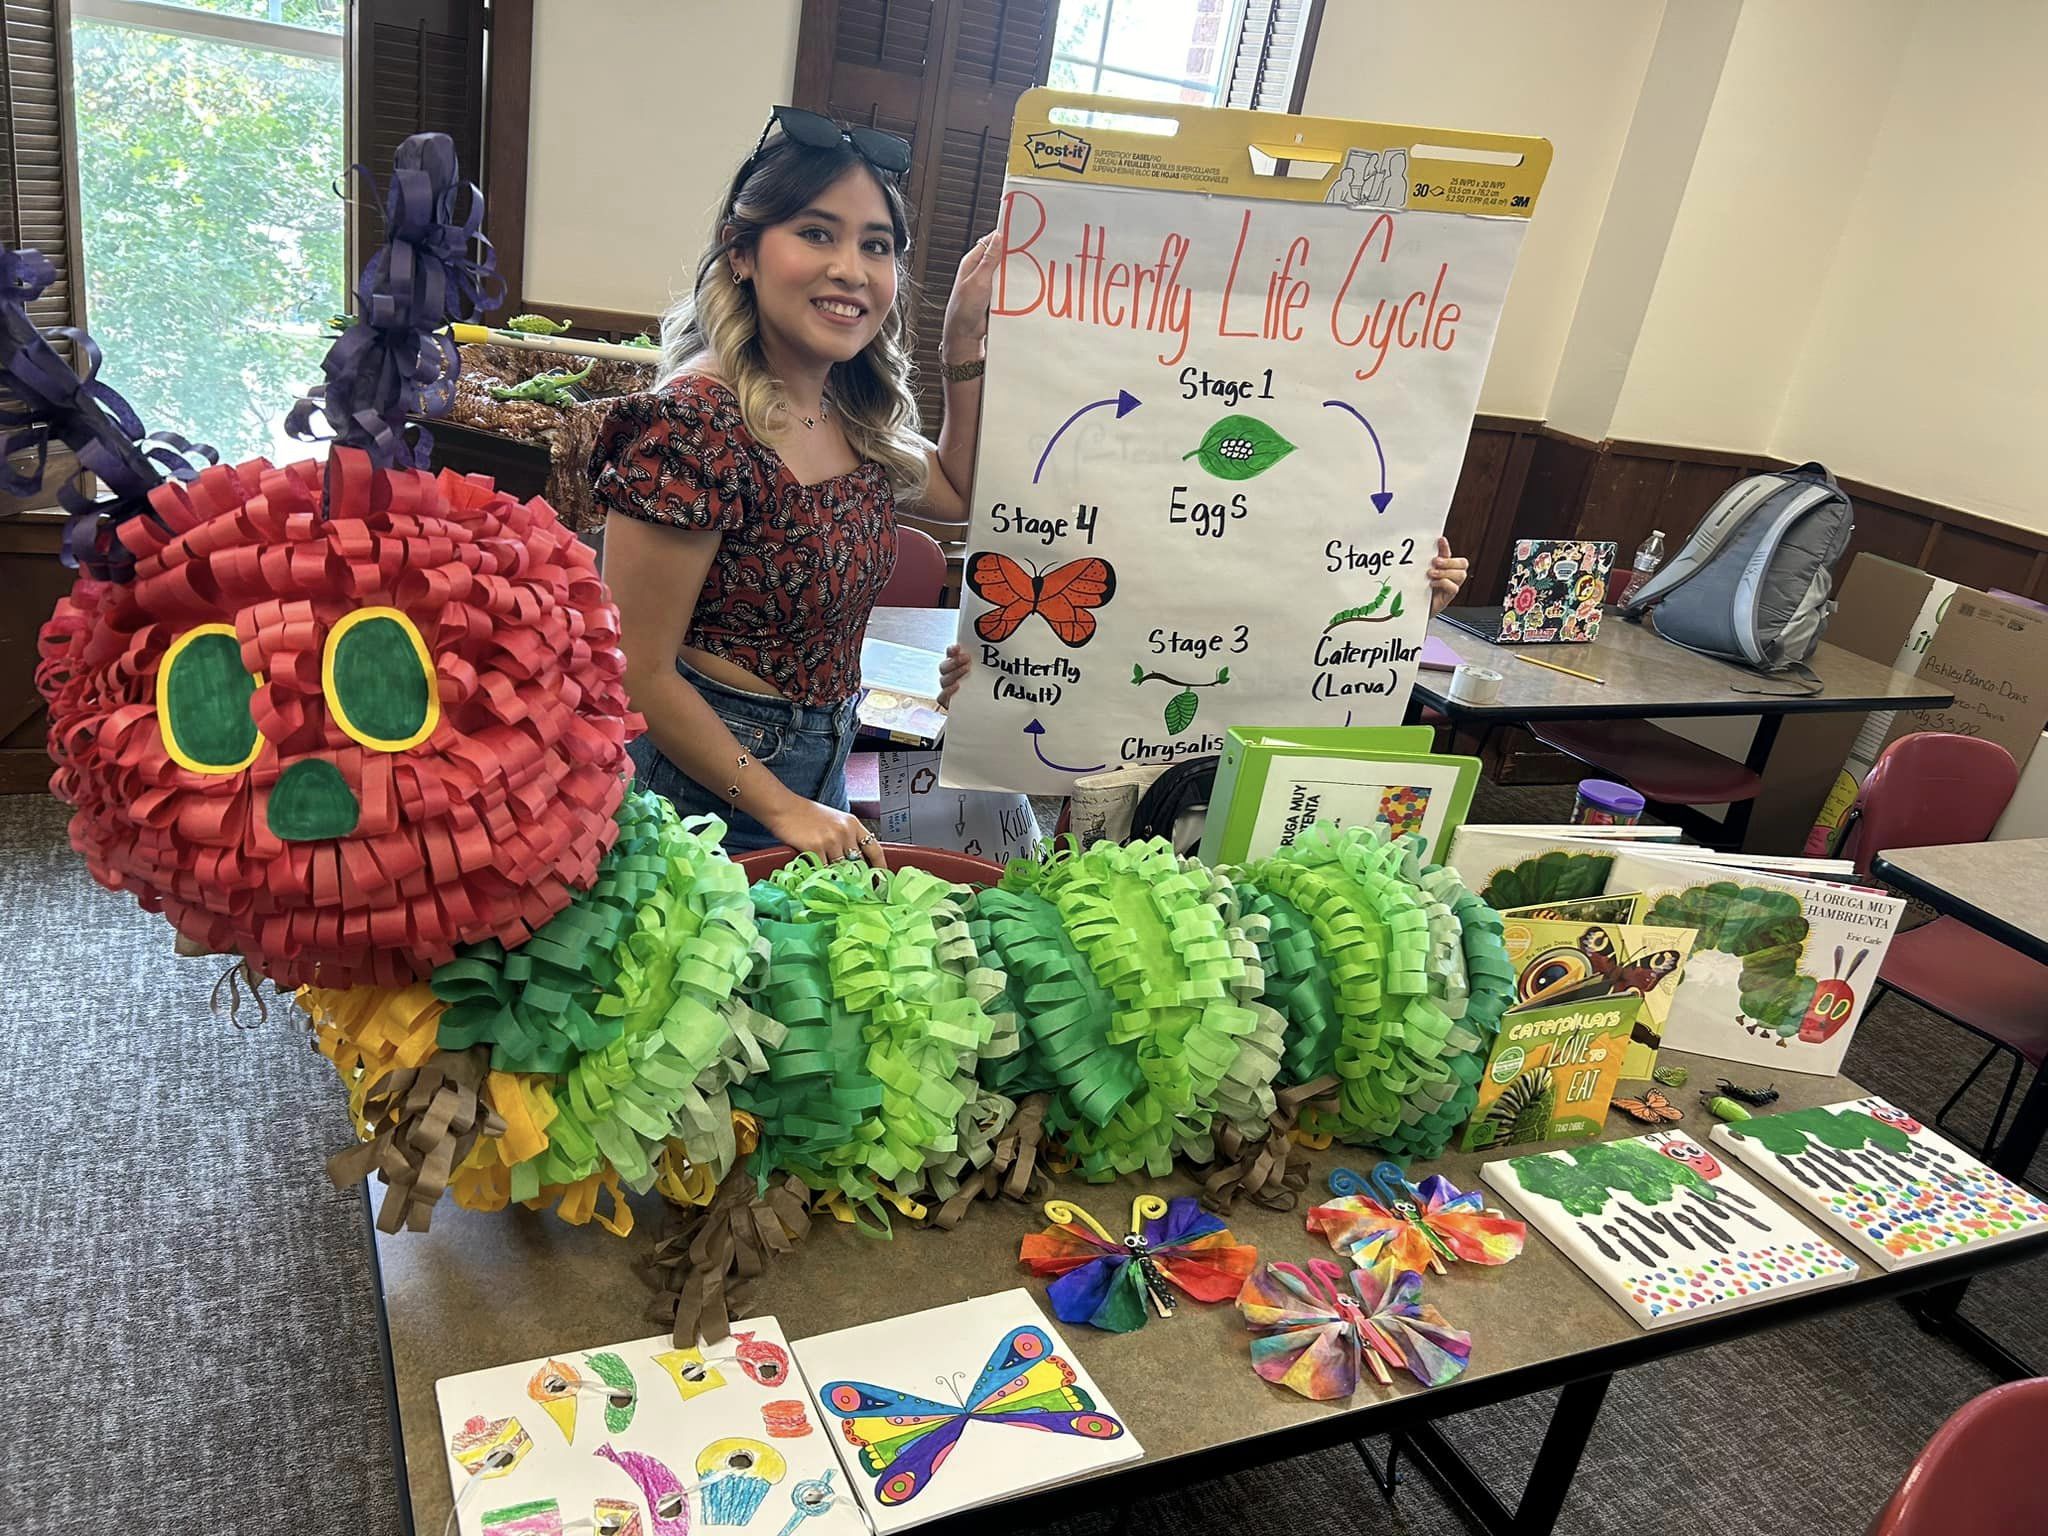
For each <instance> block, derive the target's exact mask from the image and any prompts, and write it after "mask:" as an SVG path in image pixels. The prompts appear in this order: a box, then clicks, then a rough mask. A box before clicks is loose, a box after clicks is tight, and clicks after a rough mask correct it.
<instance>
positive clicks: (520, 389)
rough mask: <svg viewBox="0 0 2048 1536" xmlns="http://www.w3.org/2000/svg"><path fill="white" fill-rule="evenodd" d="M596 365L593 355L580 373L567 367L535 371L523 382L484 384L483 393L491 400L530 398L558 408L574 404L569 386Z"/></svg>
mask: <svg viewBox="0 0 2048 1536" xmlns="http://www.w3.org/2000/svg"><path fill="white" fill-rule="evenodd" d="M596 366H597V359H596V358H594V357H593V358H592V359H591V360H590V361H589V362H587V363H585V364H584V365H583V371H582V372H580V373H570V372H569V371H568V370H567V369H563V368H557V369H555V370H554V371H553V372H551V373H536V374H535V375H534V376H533V377H532V378H530V379H528V380H527V381H526V382H525V383H524V384H512V385H505V384H490V385H486V386H485V388H484V393H485V394H487V395H489V396H490V397H491V398H492V399H493V400H530V401H533V402H535V403H536V404H539V405H552V406H554V407H555V408H556V409H557V410H560V409H562V408H563V407H565V406H571V405H574V404H576V397H575V396H574V395H573V394H571V393H570V390H571V388H572V387H573V386H575V385H578V384H581V383H582V382H583V381H584V380H585V379H587V378H589V377H590V370H591V369H593V368H595V367H596Z"/></svg>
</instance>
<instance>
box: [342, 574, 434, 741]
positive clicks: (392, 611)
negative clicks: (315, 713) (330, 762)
mask: <svg viewBox="0 0 2048 1536" xmlns="http://www.w3.org/2000/svg"><path fill="white" fill-rule="evenodd" d="M371 619H390V620H392V621H393V622H394V623H396V624H397V625H398V627H399V628H400V629H402V630H404V631H405V637H406V639H408V640H410V641H411V642H412V650H413V655H415V656H416V657H418V658H419V663H420V671H421V673H422V674H423V675H424V676H425V677H426V680H427V712H426V717H425V718H424V719H423V720H421V721H420V725H419V729H418V730H416V731H414V732H413V733H412V734H411V735H410V736H405V737H400V738H396V739H393V738H389V737H384V736H373V735H371V734H370V733H369V732H368V731H365V730H363V729H362V728H361V727H359V726H358V725H357V724H356V723H355V722H354V721H353V720H351V719H349V717H348V710H347V709H346V708H344V707H343V705H342V702H341V695H340V694H339V693H337V692H336V691H335V687H334V653H335V651H336V650H337V649H338V648H339V647H340V644H341V640H342V637H343V636H345V635H347V633H348V632H349V631H350V630H352V629H354V628H355V627H356V626H357V625H358V624H367V623H368V622H369V621H370V620H371ZM438 682H439V675H438V674H437V673H436V672H435V670H434V658H433V655H432V654H431V653H430V652H429V651H428V650H427V642H426V641H425V640H423V639H422V638H421V637H420V632H419V629H418V628H417V627H416V626H415V625H414V624H413V621H412V620H411V619H409V618H407V617H406V616H405V615H404V614H403V613H401V612H399V611H398V610H397V609H396V608H358V609H357V610H356V611H355V612H354V613H350V614H345V615H343V616H342V618H340V619H339V620H337V621H336V622H335V625H334V627H333V628H332V629H330V630H328V632H327V644H326V646H325V647H324V648H323V649H322V651H321V653H320V691H321V693H322V694H323V695H325V696H326V699H327V707H328V708H329V709H330V710H332V711H333V712H334V721H335V724H337V725H339V726H340V727H341V728H342V731H343V732H344V733H345V734H346V735H347V736H348V738H349V740H350V741H353V742H355V743H357V744H358V745H359V746H365V747H368V748H370V749H371V750H372V751H373V752H405V751H409V750H410V749H412V748H413V747H416V746H418V745H419V744H420V743H421V742H423V741H425V740H426V739H427V738H428V737H429V736H431V735H433V734H434V727H435V726H437V725H439V724H440V723H441V690H440V687H439V686H438Z"/></svg>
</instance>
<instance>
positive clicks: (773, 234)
mask: <svg viewBox="0 0 2048 1536" xmlns="http://www.w3.org/2000/svg"><path fill="white" fill-rule="evenodd" d="M909 164H910V149H909V146H908V145H907V144H905V143H904V142H903V141H902V140H901V139H897V138H894V137H892V136H891V135H889V134H885V133H879V132H876V131H875V130H872V129H867V128H857V129H851V130H847V129H842V128H840V127H839V125H837V124H836V123H833V122H832V121H830V120H829V119H827V118H822V117H819V116H817V115H816V114H814V113H809V112H800V111H797V110H796V109H794V108H790V107H778V108H776V109H775V113H774V117H773V119H772V120H771V121H770V123H769V126H768V128H767V130H766V131H764V133H763V134H762V137H761V141H760V143H759V145H758V146H757V147H756V148H755V151H754V153H753V154H752V155H750V156H748V158H747V160H746V161H745V163H744V164H742V165H741V166H740V168H739V171H738V173H737V174H736V175H735V176H734V178H733V184H732V189H731V191H730V192H729V193H728V194H727V196H726V199H725V203H724V206H723V208H722V209H721V210H720V213H719V218H718V222H717V225H716V227H715V228H714V230H713V233H712V240H711V244H710V247H709V249H708V250H707V251H706V252H705V254H704V257H703V259H702V261H701V262H700V263H699V265H698V269H697V281H696V285H695V288H694V289H693V290H692V292H691V293H690V294H689V296H688V297H687V298H686V299H685V300H684V301H683V302H682V303H681V304H680V305H679V306H678V307H677V308H676V309H675V310H674V311H672V312H671V313H670V314H669V315H668V316H667V317H666V318H665V319H664V321H663V325H662V365H663V366H662V375H663V383H662V385H661V387H660V388H659V389H657V390H656V391H655V392H654V393H652V394H650V395H640V396H635V397H632V398H630V399H628V400H625V401H622V402H620V404H619V405H617V406H616V407H614V409H613V411H612V413H611V415H610V417H609V418H608V419H607V421H606V423H605V427H604V430H603V432H602V433H601V434H600V437H599V440H598V445H597V449H596V451H595V453H594V454H593V456H592V460H591V473H592V475H593V477H594V494H595V496H596V499H597V501H598V503H599V504H600V505H602V506H603V507H605V508H606V510H607V512H608V514H609V516H608V519H607V525H606V533H605V552H606V577H607V579H608V581H609V582H610V584H611V588H612V592H613V595H614V597H615V599H616V600H617V602H618V605H619V616H620V635H621V642H622V644H623V647H624V649H625V652H626V657H627V667H628V675H627V684H628V688H629V689H630V691H631V694H632V698H633V705H634V708H636V709H638V710H639V711H640V712H641V713H642V714H643V715H644V716H645V717H646V720H647V735H646V736H645V737H644V738H642V740H641V741H640V742H639V743H637V744H636V746H635V748H634V762H635V764H636V766H637V768H638V770H639V777H640V782H641V784H642V785H643V786H645V787H647V788H650V789H653V790H655V791H656V792H658V793H660V794H662V795H665V796H667V797H668V798H669V799H670V800H672V801H674V802H675V804H676V805H677V807H678V808H679V809H681V810H683V811H684V812H686V813H689V814H704V813H715V814H718V815H720V816H722V817H724V818H725V819H726V821H727V823H728V834H727V837H726V843H727V846H728V847H731V848H735V849H746V848H759V847H765V846H767V845H769V844H771V843H776V842H785V843H788V844H790V845H792V846H793V847H796V848H798V849H800V850H804V851H809V852H814V853H817V854H820V855H822V856H823V857H825V858H828V859H836V858H862V857H864V858H867V859H868V860H869V861H870V862H873V863H880V862H881V856H880V853H879V851H878V846H877V843H876V840H875V838H874V837H873V835H872V834H869V833H867V832H866V831H865V830H864V829H863V828H862V827H861V824H860V822H859V821H858V820H856V819H855V818H854V817H853V815H852V814H851V813H850V812H849V811H848V810H847V806H846V785H845V764H846V753H847V748H848V747H849V745H850V744H851V741H852V735H853V724H854V722H853V706H854V699H855V696H856V695H857V694H858V692H859V690H860V642H861V635H862V633H863V631H864V630H865V629H866V627H867V619H868V614H869V611H870V610H871V609H872V608H873V607H874V603H875V599H876V597H877V595H878V594H879V593H880V592H881V590H882V588H883V586H884V585H885V584H886V583H887V581H888V579H889V573H890V570H891V568H892V567H893V565H894V563H895V556H896V510H897V504H898V502H899V500H900V501H902V502H904V503H906V504H915V505H917V507H918V509H919V511H920V512H922V513H923V514H924V515H925V516H926V517H935V518H937V519H939V520H942V521H952V522H959V521H964V518H965V496H966V491H967V488H968V486H969V484H970V482H971V481H972V478H973V471H974V464H973V455H974V438H975V430H976V427H977V424H978V422H979V418H980V393H981V386H980V373H981V359H982V349H983V339H984V336H985V334H986V331H987V327H988V293H989V280H990V277H991V274H992V271H993V266H994V263H993V261H992V260H991V259H990V253H989V241H987V240H983V241H982V242H980V243H979V244H977V245H976V246H975V247H974V248H973V249H972V250H971V251H969V253H968V255H967V257H966V259H965V260H964V261H963V262H962V263H961V266H960V273H959V277H958V280H957V281H956V283H955V285H954V289H953V297H952V301H951V303H950V304H949V305H948V308H947V313H946V327H945V342H944V360H945V364H946V367H945V374H946V379H947V393H946V414H945V424H944V428H943V430H942V431H941V432H940V434H939V441H938V443H937V444H936V445H934V444H932V443H930V442H927V441H926V440H925V439H924V438H923V437H921V436H919V435H918V430H917V428H918V415H917V404H916V400H915V397H914V396H913V395H912V393H911V389H910V360H909V354H908V351H907V349H906V344H905V336H904V321H903V306H902V302H901V299H902V289H903V281H902V278H903V270H904V260H905V256H906V254H907V252H908V250H909V245H910V230H909V226H908V223H907V221H906V218H905V212H904V202H903V193H902V189H901V187H900V186H899V185H898V181H897V178H898V177H899V176H900V175H901V174H902V172H903V171H904V170H906V169H907V168H908V167H909ZM963 670H964V661H963V660H962V659H961V658H958V657H956V658H955V659H954V661H953V664H952V666H951V668H950V669H949V673H948V675H949V676H951V677H952V678H953V680H954V681H955V682H956V683H957V680H958V676H959V675H960V673H961V672H962V671H963Z"/></svg>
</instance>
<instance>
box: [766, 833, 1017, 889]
mask: <svg viewBox="0 0 2048 1536" xmlns="http://www.w3.org/2000/svg"><path fill="white" fill-rule="evenodd" d="M795 857H796V850H795V849H794V848H790V847H786V846H784V845H782V844H779V843H778V844H777V845H776V846H775V847H773V848H757V849H755V850H754V851H753V852H752V853H743V854H741V855H740V856H739V857H738V858H736V859H734V860H733V863H735V864H737V865H739V867H740V868H741V869H743V870H745V871H746V872H747V879H748V880H749V881H754V880H759V879H762V878H764V877H765V876H768V875H772V874H774V873H775V871H776V870H778V869H780V868H782V866H783V865H785V864H787V863H788V862H789V861H790V860H791V859H793V858H795ZM882 857H883V858H885V859H887V860H888V861H889V867H890V868H891V869H922V870H924V871H926V872H927V873H929V874H934V875H937V876H938V877H939V878H940V879H941V880H950V881H952V882H953V883H954V884H955V885H994V884H995V883H996V882H997V881H998V880H1000V879H1002V878H1003V866H1002V865H1000V864H995V863H991V862H990V861H989V860H987V859H977V858H976V857H975V856H974V855H973V854H971V853H954V852H952V851H950V850H949V849H945V848H919V847H916V846H915V845H913V844H910V843H884V844H882Z"/></svg>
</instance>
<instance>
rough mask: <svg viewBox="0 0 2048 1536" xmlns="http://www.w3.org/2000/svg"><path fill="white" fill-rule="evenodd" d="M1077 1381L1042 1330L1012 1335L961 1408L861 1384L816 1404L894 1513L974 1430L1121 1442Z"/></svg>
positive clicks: (838, 1387)
mask: <svg viewBox="0 0 2048 1536" xmlns="http://www.w3.org/2000/svg"><path fill="white" fill-rule="evenodd" d="M1074 1380H1075V1373H1074V1368H1073V1367H1072V1366H1071V1365H1069V1364H1067V1362H1066V1361H1065V1360H1062V1359H1061V1358H1060V1357H1059V1356H1058V1355H1056V1354H1054V1353H1053V1352H1052V1338H1051V1336H1050V1335H1049V1334H1047V1333H1046V1331H1045V1330H1044V1329H1043V1328H1013V1329H1011V1330H1010V1331H1009V1332H1008V1333H1007V1334H1005V1335H1003V1340H1002V1342H1001V1343H1000V1344H998V1345H997V1346H996V1348H995V1353H993V1354H992V1355H990V1356H989V1357H988V1364H987V1365H986V1366H984V1367H983V1368H982V1372H981V1374H980V1375H979V1376H977V1377H976V1378H975V1381H974V1386H973V1388H972V1389H971V1390H970V1391H968V1393H967V1394H966V1396H965V1398H964V1399H963V1401H961V1402H958V1403H941V1402H938V1401H936V1400H934V1399H932V1398H929V1397H918V1396H916V1395H915V1394H913V1393H909V1392H898V1391H896V1390H895V1389H893V1388H890V1387H874V1386H869V1385H868V1384H867V1383H866V1382H864V1381H831V1382H827V1383H826V1384H825V1387H824V1390H823V1391H821V1392H820V1393H819V1394H818V1400H819V1401H820V1402H822V1403H823V1404H824V1405H825V1408H826V1411H827V1412H829V1413H833V1414H836V1415H837V1416H838V1417H839V1419H840V1420H841V1423H840V1426H839V1429H840V1433H841V1434H843V1435H844V1436H845V1437H846V1440H847V1443H848V1444H850V1445H854V1446H857V1447H859V1449H860V1460H861V1465H862V1466H864V1467H866V1468H867V1469H868V1471H870V1472H872V1473H874V1474H875V1497H876V1498H877V1499H878V1500H880V1501H881V1502H882V1503H883V1504H886V1505H891V1506H894V1505H897V1504H907V1503H909V1502H910V1501H911V1500H912V1499H914V1498H916V1497H917V1496H918V1494H920V1493H922V1492H923V1491H924V1488H925V1485H926V1484H927V1483H929V1482H930V1481H931V1479H932V1474H933V1473H934V1472H936V1471H937V1470H938V1468H939V1464H940V1463H941V1462H943V1461H944V1460H945V1459H946V1457H947V1455H948V1453H950V1452H951V1451H952V1449H953V1447H954V1445H955V1444H956V1443H957V1442H958V1441H959V1439H960V1436H961V1434H962V1433H963V1432H965V1430H966V1428H967V1426H968V1425H969V1424H1011V1425H1015V1426H1016V1427H1017V1428H1019V1429H1037V1430H1048V1431H1050V1432H1051V1433H1053V1434H1056V1435H1081V1436H1083V1437H1085V1438H1087V1439H1090V1440H1116V1439H1120V1438H1122V1436H1123V1433H1124V1427H1123V1425H1122V1424H1120V1423H1118V1422H1117V1421H1116V1420H1115V1419H1113V1418H1111V1417H1110V1416H1109V1415H1108V1414H1106V1413H1097V1412H1096V1411H1095V1399H1094V1398H1092V1397H1090V1396H1089V1395H1088V1394H1087V1393H1086V1392H1084V1391H1082V1390H1081V1389H1080V1388H1079V1387H1077V1386H1075V1385H1074Z"/></svg>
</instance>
